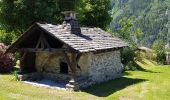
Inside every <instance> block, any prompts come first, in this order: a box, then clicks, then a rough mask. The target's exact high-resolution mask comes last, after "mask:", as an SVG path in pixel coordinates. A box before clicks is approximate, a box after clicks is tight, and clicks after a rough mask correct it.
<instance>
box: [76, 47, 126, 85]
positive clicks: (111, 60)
mask: <svg viewBox="0 0 170 100" xmlns="http://www.w3.org/2000/svg"><path fill="white" fill-rule="evenodd" d="M90 58H91V60H90V63H91V66H90V67H89V69H88V70H89V72H88V75H89V76H88V79H87V80H83V81H80V82H78V83H79V85H80V87H88V86H90V85H92V84H95V83H101V82H105V81H108V80H112V79H115V78H118V77H121V75H122V71H123V66H122V64H121V58H120V51H119V50H117V51H112V52H106V53H100V54H92V55H91V57H90Z"/></svg>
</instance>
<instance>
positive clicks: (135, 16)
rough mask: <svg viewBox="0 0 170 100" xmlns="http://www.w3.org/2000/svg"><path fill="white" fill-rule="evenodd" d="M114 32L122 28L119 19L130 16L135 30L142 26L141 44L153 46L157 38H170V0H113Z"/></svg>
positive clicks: (166, 39)
mask: <svg viewBox="0 0 170 100" xmlns="http://www.w3.org/2000/svg"><path fill="white" fill-rule="evenodd" d="M112 8H113V21H112V23H111V25H110V27H111V29H112V31H113V32H117V31H118V30H119V28H120V25H119V20H120V19H122V18H124V17H128V18H130V19H131V20H132V22H133V28H132V32H133V30H135V29H137V28H140V29H141V30H142V32H143V33H144V36H143V37H142V41H141V44H143V45H146V46H151V45H152V44H153V43H154V42H155V41H157V40H160V39H161V40H164V42H165V43H167V41H169V38H170V31H168V30H169V29H170V25H169V23H168V22H170V0H112Z"/></svg>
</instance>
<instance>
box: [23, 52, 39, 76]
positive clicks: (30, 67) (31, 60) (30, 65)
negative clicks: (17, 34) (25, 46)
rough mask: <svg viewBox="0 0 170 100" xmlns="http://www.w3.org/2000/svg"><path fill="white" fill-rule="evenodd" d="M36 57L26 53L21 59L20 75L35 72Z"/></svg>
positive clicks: (33, 54) (31, 53)
mask: <svg viewBox="0 0 170 100" xmlns="http://www.w3.org/2000/svg"><path fill="white" fill-rule="evenodd" d="M35 59H36V55H35V53H33V52H27V53H26V55H25V56H24V58H23V63H22V73H32V72H36V68H35Z"/></svg>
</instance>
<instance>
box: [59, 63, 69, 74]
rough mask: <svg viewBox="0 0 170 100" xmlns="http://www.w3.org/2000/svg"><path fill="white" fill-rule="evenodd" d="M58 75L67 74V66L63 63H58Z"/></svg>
mask: <svg viewBox="0 0 170 100" xmlns="http://www.w3.org/2000/svg"><path fill="white" fill-rule="evenodd" d="M60 73H62V74H68V65H67V63H65V62H61V63H60Z"/></svg>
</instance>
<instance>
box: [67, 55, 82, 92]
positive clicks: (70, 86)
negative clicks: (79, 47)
mask: <svg viewBox="0 0 170 100" xmlns="http://www.w3.org/2000/svg"><path fill="white" fill-rule="evenodd" d="M64 55H65V57H66V61H67V64H68V66H69V67H70V69H71V75H70V81H69V84H67V85H66V88H68V89H71V90H74V91H75V90H78V89H79V87H78V86H77V84H76V81H75V77H76V68H77V64H78V61H79V58H80V54H77V53H71V59H70V58H69V56H68V55H67V53H66V52H64Z"/></svg>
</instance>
